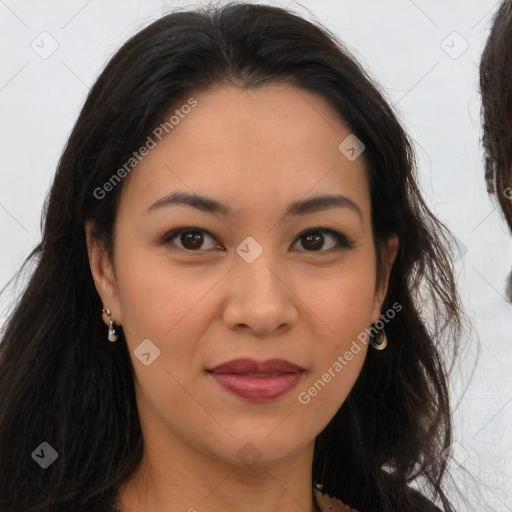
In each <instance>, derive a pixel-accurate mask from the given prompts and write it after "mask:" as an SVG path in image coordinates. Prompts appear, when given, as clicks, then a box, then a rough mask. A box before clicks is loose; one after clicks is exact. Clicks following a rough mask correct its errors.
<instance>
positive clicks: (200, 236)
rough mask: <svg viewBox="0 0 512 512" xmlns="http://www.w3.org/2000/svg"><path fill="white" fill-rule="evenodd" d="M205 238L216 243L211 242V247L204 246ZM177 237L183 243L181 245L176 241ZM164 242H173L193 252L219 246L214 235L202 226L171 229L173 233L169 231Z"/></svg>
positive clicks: (180, 247)
mask: <svg viewBox="0 0 512 512" xmlns="http://www.w3.org/2000/svg"><path fill="white" fill-rule="evenodd" d="M205 238H206V239H207V238H210V239H211V240H213V241H214V242H215V243H214V244H213V245H212V244H210V247H208V246H206V247H204V243H205ZM175 239H177V240H178V241H179V244H181V246H180V245H179V244H176V242H175V241H174V240H175ZM162 243H164V244H168V243H172V244H173V245H177V247H178V248H179V249H183V250H184V251H191V252H198V251H204V250H208V249H211V248H213V247H217V246H218V244H217V243H216V240H215V238H213V236H212V235H210V234H209V233H208V232H207V231H205V230H204V229H200V228H181V229H178V230H174V231H171V233H168V234H167V235H166V236H165V237H164V239H163V240H162Z"/></svg>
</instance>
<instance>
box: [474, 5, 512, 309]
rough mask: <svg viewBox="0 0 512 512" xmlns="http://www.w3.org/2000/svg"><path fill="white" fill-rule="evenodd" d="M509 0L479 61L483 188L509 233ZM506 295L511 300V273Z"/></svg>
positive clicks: (511, 47) (511, 39) (511, 128)
mask: <svg viewBox="0 0 512 512" xmlns="http://www.w3.org/2000/svg"><path fill="white" fill-rule="evenodd" d="M511 51H512V2H511V1H510V0H505V1H503V2H502V3H501V5H500V7H499V8H498V10H497V11H496V14H495V15H494V18H493V23H492V27H491V32H490V34H489V38H488V39H487V43H486V45H485V48H484V51H483V53H482V58H481V62H480V92H481V95H482V114H483V132H484V134H483V145H484V150H485V180H486V182H487V191H488V192H489V193H491V194H493V195H494V196H495V198H496V199H498V202H499V205H500V206H501V210H502V212H503V215H504V217H505V220H506V221H507V223H508V227H509V228H510V231H511V232H512V81H511V72H510V70H511V66H512V57H511ZM507 295H508V298H509V300H510V301H512V272H511V273H510V274H509V276H508V283H507Z"/></svg>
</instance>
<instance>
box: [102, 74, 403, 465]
mask: <svg viewBox="0 0 512 512" xmlns="http://www.w3.org/2000/svg"><path fill="white" fill-rule="evenodd" d="M190 96H193V98H194V99H195V100H196V101H197V105H196V106H195V107H194V108H193V109H191V111H190V113H189V114H188V115H186V116H184V118H183V119H180V121H179V124H177V125H176V126H175V127H174V129H173V130H172V131H171V132H170V133H169V135H167V136H166V137H165V138H163V140H162V141H161V142H159V143H158V144H157V145H156V147H155V148H153V149H151V151H150V152H149V154H148V155H147V156H146V157H144V159H143V160H142V161H141V162H140V163H139V164H138V166H137V167H136V168H135V169H134V170H133V171H132V172H131V174H130V175H129V178H128V182H127V183H126V187H125V188H124V190H123V193H122V197H121V202H120V206H119V211H118V216H117V220H116V225H115V242H114V262H113V263H114V265H113V269H114V274H112V279H113V280H112V281H109V279H108V278H107V279H105V280H102V279H101V278H99V277H98V275H99V273H98V272H96V273H95V278H96V284H97V287H98V291H99V293H100V294H101V295H102V299H103V302H104V304H105V305H109V306H110V309H111V310H112V316H113V317H114V318H115V320H116V322H117V323H118V324H120V325H122V327H123V329H124V333H125V336H126V340H127V343H128V347H129V351H130V354H131V357H132V361H133V365H134V369H135V374H136V382H135V385H136V393H137V404H138V408H139V414H140V417H141V423H142V425H143V430H144V429H147V432H146V435H149V434H148V432H149V431H150V430H151V431H152V432H158V435H159V436H167V437H168V438H169V439H173V440H174V441H173V442H176V441H180V442H182V443H185V444H186V445H187V446H189V447H193V448H194V449H196V450H199V451H201V452H203V453H205V454H207V455H209V456H213V457H215V458H221V459H223V460H224V461H226V462H227V463H230V464H231V463H232V464H235V465H237V466H243V461H242V459H241V457H239V456H237V453H238V451H239V450H240V449H241V448H242V447H244V445H246V443H249V442H250V443H252V445H254V446H255V447H256V449H257V450H258V452H259V453H260V454H261V456H262V459H261V462H260V464H264V463H265V462H267V461H269V462H271V461H272V460H273V459H274V460H275V459H278V458H282V457H284V456H286V455H289V454H291V453H292V452H294V451H297V450H299V449H300V448H303V447H304V446H306V445H308V444H310V443H312V442H313V440H314V438H315V436H316V435H317V434H319V433H320V432H321V431H322V430H323V428H324V427H325V426H326V425H327V423H328V422H329V421H330V420H331V418H332V417H333V416H334V414H335V413H336V411H337V410H338V409H339V407H340V406H341V405H342V403H343V402H344V400H345V398H346V397H347V395H348V393H349V392H350V390H351V388H352V386H353V385H354V383H355V381H356V379H357V377H358V374H359V372H360V370H361V367H362V365H363V362H364V359H365V355H366V350H367V346H366V345H364V344H362V343H359V350H358V351H357V350H356V349H354V344H353V342H354V340H357V337H358V335H359V334H360V333H361V332H362V331H364V329H365V328H368V327H369V326H370V324H371V323H372V322H375V321H377V320H378V318H379V314H380V303H381V300H382V299H383V297H384V292H385V290H380V291H379V290H376V254H375V247H374V241H373V238H372V230H371V222H370V213H371V211H370V191H369V185H368V182H367V177H366V172H365V167H364V161H363V157H362V156H361V157H359V158H356V159H355V160H353V161H351V160H349V159H348V158H347V157H346V156H345V155H344V154H342V153H341V152H340V150H339V149H338V146H339V145H340V143H341V142H342V141H344V140H345V139H346V138H347V137H348V136H349V135H350V133H351V132H350V130H349V128H348V127H347V126H346V125H345V124H344V123H343V122H342V120H341V119H340V118H339V116H338V115H337V114H336V113H335V112H334V109H333V107H332V106H331V105H330V104H329V103H328V102H327V101H326V100H325V99H323V98H322V97H321V96H317V95H315V94H313V93H310V92H307V91H304V90H301V89H296V88H292V87H290V86H287V85H284V84H283V85H278V86H267V87H264V88H261V89H259V90H251V91H243V90H239V89H237V88H233V87H223V88H217V89H211V90H209V91H207V92H200V93H197V94H191V95H190ZM187 99H188V97H187V98H185V100H184V103H186V102H187ZM178 108H179V107H178ZM178 193H180V194H183V196H188V195H196V196H206V197H208V198H210V199H211V201H199V200H195V201H194V204H195V205H196V207H193V206H191V205H190V203H188V201H185V200H184V201H182V202H181V203H179V202H177V201H171V200H170V198H172V195H173V194H178ZM324 195H330V196H333V197H334V196H340V197H339V198H338V201H337V202H336V204H334V203H331V204H330V205H329V204H324V203H322V202H320V201H319V202H318V203H315V202H310V201H311V200H312V199H313V198H316V197H319V196H324ZM166 198H167V199H166ZM213 201H215V203H213ZM187 203H188V204H187ZM295 203H297V204H298V205H299V206H295V207H294V208H293V207H291V205H293V204H295ZM214 204H215V205H218V204H221V205H223V206H215V207H214V206H213V205H214ZM315 204H316V206H315ZM300 205H302V206H300ZM322 205H323V206H322ZM395 250H396V248H395ZM393 258H394V251H393V250H391V251H390V256H389V258H388V260H389V262H390V263H392V260H393ZM94 272H95V271H94V269H93V273H94ZM105 275H106V276H108V272H106V273H105ZM143 340H151V341H150V342H147V341H146V342H144V343H146V345H142V347H143V348H144V350H142V349H141V348H139V349H138V347H139V346H140V345H141V343H143ZM155 347H157V348H158V350H159V351H160V352H159V356H158V357H157V358H156V359H154V360H153V358H154V356H155V354H156V352H155V351H156V348H155ZM134 351H135V353H137V354H138V353H139V351H142V352H144V353H150V356H149V357H148V356H147V355H146V356H143V357H142V359H145V360H146V361H147V360H149V361H152V362H151V363H150V364H148V365H145V364H143V363H142V362H141V360H140V359H139V357H138V356H137V355H136V354H135V353H134ZM347 351H351V353H352V357H351V358H350V359H349V358H347V357H345V354H346V353H347ZM139 355H140V354H139ZM340 356H341V357H342V358H343V360H344V362H345V363H343V364H342V363H341V362H340V359H339V357H340ZM238 358H249V359H253V360H256V361H259V362H261V361H265V360H268V359H275V358H279V359H284V360H287V361H289V362H291V363H294V364H295V365H297V366H298V367H300V368H301V369H303V371H302V372H300V373H299V374H297V373H296V374H295V376H294V375H293V374H290V373H288V374H287V375H283V373H286V372H279V371H277V372H276V373H281V375H280V376H278V377H274V378H273V379H270V378H268V377H267V378H262V377H254V376H252V377H251V376H247V375H246V376H245V377H240V376H239V377H233V376H231V377H226V376H224V377H214V376H213V374H212V373H210V372H208V371H207V370H209V369H213V368H214V367H216V366H218V365H220V364H222V363H225V362H228V361H231V360H233V359H238ZM336 362H338V365H336ZM340 365H341V366H342V369H340ZM329 369H330V372H329ZM326 372H327V373H329V374H330V376H331V378H330V379H328V377H325V376H324V374H326ZM322 376H324V377H322ZM319 379H320V380H322V382H323V384H321V385H318V384H317V386H316V388H315V389H316V393H315V391H312V392H309V391H308V390H310V388H312V387H314V385H315V382H317V381H318V380H319ZM226 381H229V382H232V383H233V382H234V385H235V386H238V387H244V386H245V388H244V389H245V390H246V391H245V394H243V392H240V393H239V394H233V393H231V392H229V391H227V390H226V388H225V387H224V386H223V385H222V382H226ZM290 383H292V384H293V383H294V384H295V386H294V387H293V389H290V390H288V391H287V392H286V387H285V385H286V384H290ZM257 386H259V389H261V390H263V391H262V392H261V393H259V394H258V392H254V388H255V387H257ZM276 389H277V390H281V391H282V393H283V394H281V395H280V396H276V395H272V392H273V391H276ZM247 390H249V391H247ZM251 390H252V391H251ZM251 449H252V448H251Z"/></svg>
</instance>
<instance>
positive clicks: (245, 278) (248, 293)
mask: <svg viewBox="0 0 512 512" xmlns="http://www.w3.org/2000/svg"><path fill="white" fill-rule="evenodd" d="M249 261H251V259H250V258H249V259H244V257H242V256H238V255H237V257H236V258H235V261H234V267H233V269H232V270H231V272H230V273H229V283H228V290H229V292H228V301H227V305H226V308H225V310H224V321H225V323H226V325H227V326H228V327H229V328H231V329H234V330H240V329H246V330H250V331H252V333H253V334H254V335H257V336H261V337H263V336H266V337H268V336H271V335H272V334H273V333H274V332H275V331H277V330H279V331H280V332H282V331H285V330H286V329H289V328H291V326H292V325H293V324H295V323H296V322H297V319H298V316H299V315H298V310H297V307H296V305H295V304H296V300H298V299H297V296H296V295H295V294H294V293H293V290H292V289H291V288H290V285H289V283H287V273H286V271H285V270H284V267H283V266H281V267H280V266H279V262H278V258H277V257H276V256H274V255H273V253H272V251H270V250H264V251H262V252H261V253H260V254H259V255H258V257H256V259H254V260H253V261H251V262H249ZM288 281H289V279H288Z"/></svg>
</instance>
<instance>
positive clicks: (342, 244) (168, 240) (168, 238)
mask: <svg viewBox="0 0 512 512" xmlns="http://www.w3.org/2000/svg"><path fill="white" fill-rule="evenodd" d="M187 231H190V232H201V233H206V234H207V235H208V236H210V237H211V238H212V239H213V240H215V242H216V243H219V242H218V240H217V239H216V238H215V237H214V236H213V235H212V234H211V233H210V232H209V231H208V230H206V229H201V228H197V227H193V226H191V227H185V228H177V229H173V230H172V231H170V232H169V233H167V234H166V235H164V236H163V237H162V239H161V243H162V244H163V245H169V244H172V240H173V239H174V238H177V237H178V236H179V235H181V234H182V233H185V232H187ZM310 233H321V234H324V235H325V234H327V235H330V236H331V237H333V238H334V240H335V242H336V244H337V246H335V247H333V248H331V249H327V250H323V248H321V249H319V250H318V251H308V250H304V252H309V253H313V254H315V253H331V252H332V251H339V250H343V249H353V248H354V247H355V244H354V242H352V241H350V240H348V239H347V237H346V236H345V235H343V234H341V233H339V232H338V231H335V230H334V229H330V228H322V227H316V228H310V229H307V230H305V231H302V232H301V233H299V235H298V236H297V238H296V240H295V241H294V245H295V243H296V242H297V241H299V240H300V239H301V238H303V237H305V236H306V235H308V234H310ZM176 248H177V249H178V250H181V251H183V252H188V253H200V252H202V251H204V250H205V249H198V250H196V251H193V250H190V249H182V248H180V247H176ZM206 250H210V249H206Z"/></svg>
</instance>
